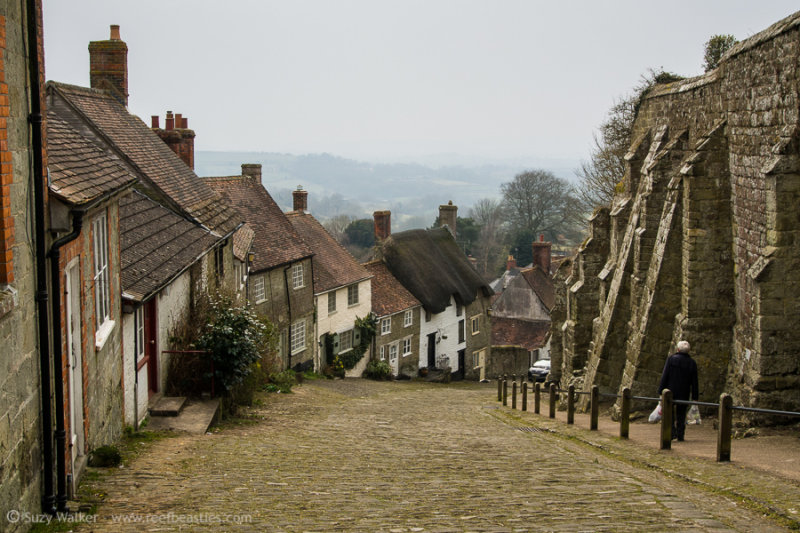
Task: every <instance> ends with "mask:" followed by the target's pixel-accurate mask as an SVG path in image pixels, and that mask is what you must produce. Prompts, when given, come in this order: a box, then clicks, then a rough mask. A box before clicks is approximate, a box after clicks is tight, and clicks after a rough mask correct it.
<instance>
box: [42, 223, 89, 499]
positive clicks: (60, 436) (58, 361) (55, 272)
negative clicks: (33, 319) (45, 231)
mask: <svg viewBox="0 0 800 533" xmlns="http://www.w3.org/2000/svg"><path fill="white" fill-rule="evenodd" d="M84 214H85V212H84V211H72V232H71V233H69V234H67V235H64V236H63V237H61V238H59V239H57V240H56V241H55V242H53V244H52V245H51V246H50V252H49V253H48V254H47V255H48V257H49V258H50V276H51V279H50V286H51V288H52V291H53V303H52V309H53V363H54V368H55V373H54V374H55V375H54V380H53V396H54V397H55V401H56V482H57V489H58V491H57V493H56V510H57V511H58V512H59V513H66V512H69V508H67V451H68V449H67V433H66V430H65V426H66V424H65V420H64V363H63V361H62V357H63V354H62V351H61V268H60V262H61V247H62V246H64V245H65V244H67V243H68V242H71V241H74V240H75V239H77V238H78V236H79V235H80V234H81V228H82V227H83V215H84Z"/></svg>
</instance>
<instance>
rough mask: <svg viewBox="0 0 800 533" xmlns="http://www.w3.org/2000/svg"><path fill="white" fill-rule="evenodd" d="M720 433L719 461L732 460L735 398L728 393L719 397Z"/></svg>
mask: <svg viewBox="0 0 800 533" xmlns="http://www.w3.org/2000/svg"><path fill="white" fill-rule="evenodd" d="M718 416H719V431H718V433H717V461H718V462H723V461H730V460H731V430H732V429H733V398H731V396H730V395H729V394H728V393H723V394H722V396H720V397H719V415H718Z"/></svg>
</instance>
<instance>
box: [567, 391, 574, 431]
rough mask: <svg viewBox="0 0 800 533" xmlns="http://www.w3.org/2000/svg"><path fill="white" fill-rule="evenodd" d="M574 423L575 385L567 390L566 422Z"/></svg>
mask: <svg viewBox="0 0 800 533" xmlns="http://www.w3.org/2000/svg"><path fill="white" fill-rule="evenodd" d="M574 423H575V385H570V386H569V389H568V390H567V424H574Z"/></svg>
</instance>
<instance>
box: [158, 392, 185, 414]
mask: <svg viewBox="0 0 800 533" xmlns="http://www.w3.org/2000/svg"><path fill="white" fill-rule="evenodd" d="M185 404H186V398H185V397H183V396H162V397H161V398H159V399H158V400H157V401H156V402H155V403H154V404H153V405H152V406H151V407H150V416H178V415H179V414H180V412H181V409H183V406H184V405H185Z"/></svg>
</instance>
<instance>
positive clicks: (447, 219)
mask: <svg viewBox="0 0 800 533" xmlns="http://www.w3.org/2000/svg"><path fill="white" fill-rule="evenodd" d="M457 219H458V207H457V206H455V205H453V201H452V200H450V201H449V202H447V205H440V206H439V226H440V227H441V226H447V229H449V230H450V234H451V235H452V236H453V238H454V239H455V238H456V220H457Z"/></svg>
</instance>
